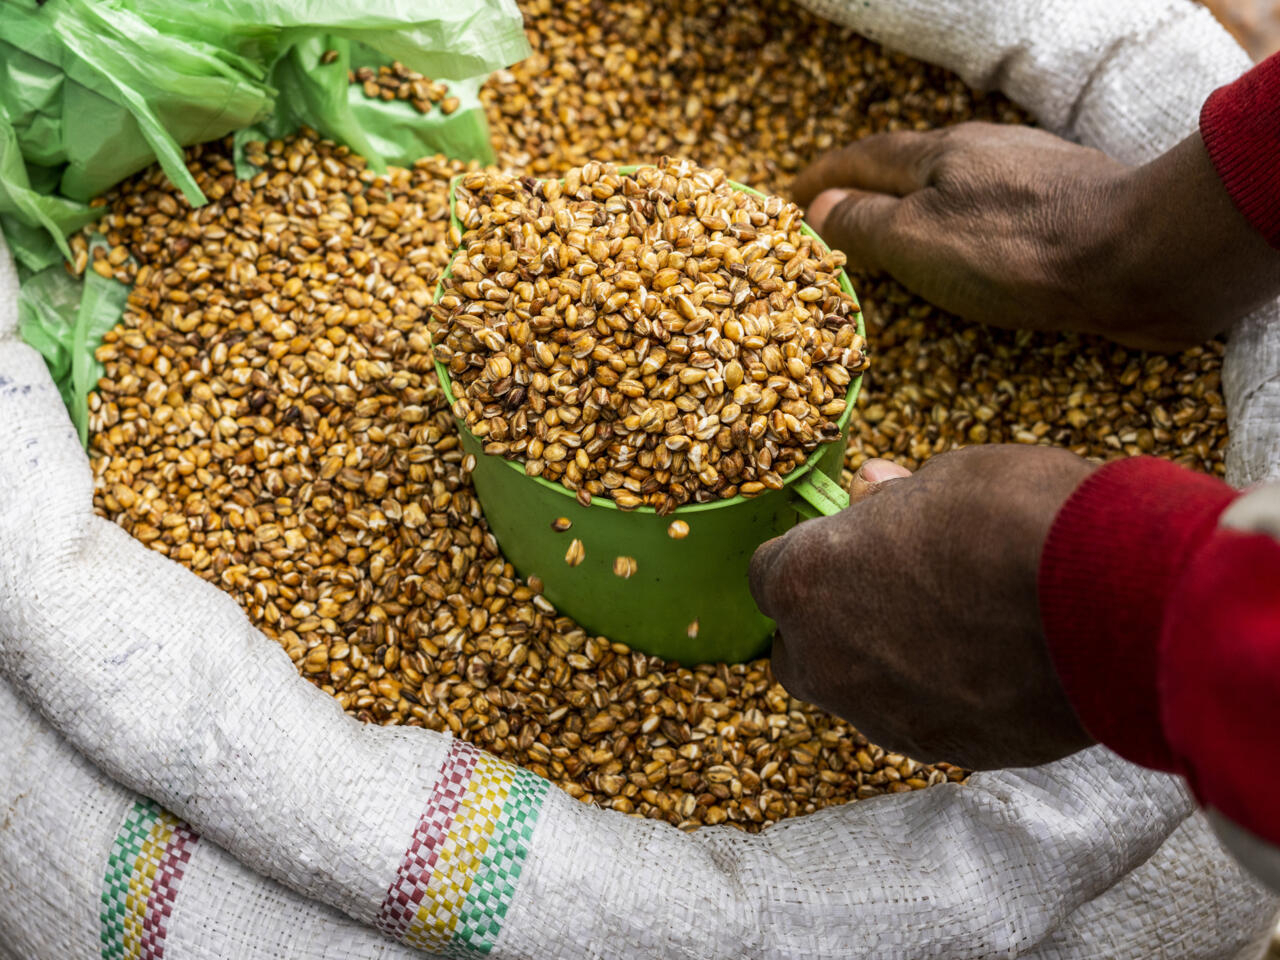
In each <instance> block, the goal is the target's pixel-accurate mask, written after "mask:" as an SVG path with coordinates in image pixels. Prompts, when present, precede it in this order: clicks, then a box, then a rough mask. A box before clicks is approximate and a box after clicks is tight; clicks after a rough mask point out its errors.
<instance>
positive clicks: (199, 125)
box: [0, 0, 529, 271]
mask: <svg viewBox="0 0 1280 960" xmlns="http://www.w3.org/2000/svg"><path fill="white" fill-rule="evenodd" d="M353 47H354V48H355V49H354V50H353ZM328 49H336V50H338V52H339V57H338V60H337V61H336V62H335V63H331V64H327V65H326V64H322V63H321V62H320V57H321V56H322V55H323V53H324V52H325V50H328ZM528 52H529V47H528V41H527V40H526V38H525V35H524V30H523V24H522V20H521V17H520V13H519V10H518V9H517V8H516V7H515V4H514V0H326V2H324V3H316V2H313V0H200V2H198V3H190V2H186V0H51V2H48V3H45V4H43V5H40V4H38V3H37V0H0V228H2V229H3V230H4V234H5V239H6V240H7V241H8V243H9V247H10V249H11V251H12V252H13V254H14V256H15V257H16V258H17V260H18V262H19V264H20V265H21V266H22V267H23V268H25V269H26V270H28V271H38V270H41V269H43V268H44V267H47V266H49V265H50V264H52V263H55V262H56V261H57V260H58V259H59V257H60V256H61V257H66V256H67V255H68V250H67V247H66V241H65V237H66V235H67V234H68V233H70V232H72V231H74V230H76V229H79V228H80V227H82V226H84V224H85V223H88V222H90V221H91V220H92V219H93V215H92V213H91V212H90V211H89V209H88V207H87V203H88V201H89V200H90V199H92V198H93V197H94V196H96V195H97V194H99V193H101V192H103V191H104V190H106V189H107V188H109V187H111V186H112V185H114V184H115V183H117V182H119V181H120V180H122V179H123V178H125V177H127V176H129V175H130V174H132V173H135V172H136V171H138V170H140V169H142V168H143V167H145V166H147V165H148V164H150V163H152V162H154V161H158V162H159V163H160V165H161V167H162V168H163V169H164V171H165V173H166V174H167V175H168V176H169V179H170V180H171V181H172V182H173V183H174V184H175V186H177V187H178V188H179V189H181V190H182V192H183V194H184V195H185V196H186V197H187V199H188V200H189V201H190V202H191V203H192V204H193V205H199V204H201V203H203V202H204V197H203V196H202V195H201V193H200V190H199V188H198V187H197V186H196V184H195V181H194V180H193V179H192V177H191V175H190V173H188V171H187V169H186V166H185V164H184V163H183V159H182V147H183V146H185V145H188V144H192V143H199V142H202V141H205V140H212V139H216V138H217V137H221V136H225V135H226V134H228V133H231V132H232V131H238V130H242V129H245V128H248V127H254V126H255V125H261V126H260V129H261V130H262V131H263V132H266V133H273V134H278V133H283V132H286V131H291V130H293V129H296V128H297V127H298V126H299V125H300V124H302V123H306V124H308V125H310V126H311V127H313V128H315V129H316V130H318V131H319V132H320V133H321V134H322V135H324V136H326V137H331V138H333V139H335V140H338V141H340V142H343V143H346V144H348V145H349V146H351V148H352V149H353V150H355V151H356V152H358V153H361V154H363V155H364V156H365V157H366V159H368V161H369V162H370V165H371V166H372V168H373V169H375V170H380V169H382V168H384V165H385V164H386V163H387V162H395V163H407V162H411V161H412V160H414V159H417V158H418V157H419V156H421V155H422V154H423V153H424V152H427V151H430V152H435V151H436V150H441V151H446V152H448V153H450V154H451V155H453V156H456V157H459V158H460V159H479V160H488V159H491V153H490V151H489V145H488V136H487V131H486V130H485V127H484V119H483V116H482V115H480V113H479V111H478V109H477V108H478V102H477V100H476V97H475V94H476V91H477V90H478V87H479V84H480V82H481V80H482V78H483V77H484V75H486V74H487V73H489V72H490V71H492V70H494V69H497V68H499V67H504V66H507V65H509V64H511V63H513V62H515V61H516V60H519V59H521V58H523V57H524V56H526V55H527V54H528ZM352 58H355V60H356V64H357V65H361V64H362V63H366V62H375V63H386V62H389V61H391V60H400V61H402V62H403V63H405V64H406V65H407V66H409V67H411V68H412V69H415V70H418V71H420V72H422V73H425V74H427V75H428V76H431V77H433V78H435V79H441V80H445V81H447V82H450V84H451V86H452V87H454V88H455V95H457V96H459V98H460V99H462V100H463V105H464V109H462V110H459V111H457V112H456V113H455V114H453V115H451V116H450V117H448V118H446V117H444V116H443V114H441V115H440V116H439V117H435V116H434V115H428V116H426V117H420V116H419V115H418V114H417V113H416V112H415V111H413V109H412V107H410V106H409V105H408V104H383V105H382V106H381V107H379V106H376V105H373V104H371V103H370V104H369V105H368V106H366V105H365V104H363V103H356V102H355V99H354V98H355V97H356V96H359V91H358V90H351V89H349V88H348V87H349V85H348V84H347V82H346V79H347V78H346V64H348V63H350V62H351V61H352ZM361 99H363V98H361ZM387 107H393V108H399V109H398V110H396V109H392V110H388V109H387ZM468 107H469V108H471V109H466V108H468ZM433 114H434V111H433ZM433 128H438V129H435V130H434V132H432V131H433Z"/></svg>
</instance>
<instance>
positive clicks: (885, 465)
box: [849, 457, 911, 506]
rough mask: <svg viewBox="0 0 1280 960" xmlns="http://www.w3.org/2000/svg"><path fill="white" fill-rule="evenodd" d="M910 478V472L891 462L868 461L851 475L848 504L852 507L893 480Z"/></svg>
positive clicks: (878, 459)
mask: <svg viewBox="0 0 1280 960" xmlns="http://www.w3.org/2000/svg"><path fill="white" fill-rule="evenodd" d="M909 476H911V471H910V470H908V469H907V468H906V467H904V466H901V465H900V464H897V463H894V462H893V461H892V460H881V459H880V458H878V457H877V458H875V459H872V460H868V461H867V462H866V463H864V464H863V465H862V466H861V467H860V468H859V470H858V472H857V473H855V474H854V475H853V483H851V484H849V504H850V505H851V506H852V505H853V504H855V503H857V502H858V501H859V500H864V499H866V498H867V497H869V496H872V495H873V494H875V493H878V492H880V491H881V490H883V489H884V487H885V485H886V484H888V483H890V482H891V481H895V480H903V479H905V478H907V477H909Z"/></svg>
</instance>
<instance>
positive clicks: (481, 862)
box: [378, 741, 549, 957]
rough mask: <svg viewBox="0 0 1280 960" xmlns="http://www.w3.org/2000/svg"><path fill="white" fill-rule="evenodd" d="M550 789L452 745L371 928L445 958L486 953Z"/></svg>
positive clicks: (475, 751)
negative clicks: (375, 923)
mask: <svg viewBox="0 0 1280 960" xmlns="http://www.w3.org/2000/svg"><path fill="white" fill-rule="evenodd" d="M548 786H549V785H548V783H547V782H546V781H545V780H543V779H541V778H540V777H537V776H535V775H534V774H532V773H530V772H529V771H527V770H523V769H521V768H519V767H515V766H512V765H511V764H508V763H504V762H502V761H501V760H498V759H497V758H496V757H494V756H492V755H491V754H487V753H484V752H482V751H480V750H478V749H477V748H476V747H474V746H472V745H471V744H468V743H463V742H462V741H455V742H454V743H453V745H452V746H451V747H450V750H449V754H448V756H446V758H445V762H444V765H443V767H442V768H441V772H440V777H439V779H438V781H437V786H436V788H435V790H434V791H433V793H432V797H431V799H430V800H429V802H428V804H427V807H426V809H425V811H424V813H423V815H422V817H421V819H420V820H419V822H418V827H417V829H416V830H415V832H414V837H413V840H412V842H411V843H410V846H409V850H408V852H407V853H406V854H405V858H404V861H403V862H402V864H401V867H400V871H399V872H398V874H397V877H396V880H395V882H394V883H393V884H392V885H391V889H390V890H389V891H388V892H387V897H386V899H385V900H384V902H383V908H382V911H381V913H380V915H379V922H378V925H379V927H380V928H381V929H383V931H384V932H386V933H388V934H390V935H392V936H394V937H396V938H397V939H399V940H401V941H402V942H404V943H405V944H407V945H409V946H412V947H417V948H418V949H421V950H426V951H429V952H432V953H436V954H440V955H442V956H447V957H464V956H473V955H476V954H485V953H488V952H489V951H490V950H492V949H493V946H494V944H495V943H496V942H497V938H498V934H499V932H500V931H501V929H502V924H503V921H504V919H505V918H506V914H507V910H508V908H509V906H510V904H511V900H512V897H514V895H515V891H516V888H517V886H518V882H519V878H520V873H521V871H522V869H523V867H524V863H525V860H526V858H527V856H528V852H529V849H530V846H531V843H532V839H533V829H534V827H535V826H536V824H537V820H538V815H539V814H540V813H541V809H542V804H543V801H544V799H545V798H546V794H547V789H548Z"/></svg>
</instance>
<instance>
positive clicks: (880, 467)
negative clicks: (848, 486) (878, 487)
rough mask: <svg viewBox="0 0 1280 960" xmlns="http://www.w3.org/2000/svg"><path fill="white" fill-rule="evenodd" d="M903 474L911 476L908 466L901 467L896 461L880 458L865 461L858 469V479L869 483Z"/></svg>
mask: <svg viewBox="0 0 1280 960" xmlns="http://www.w3.org/2000/svg"><path fill="white" fill-rule="evenodd" d="M902 476H910V472H909V471H908V470H906V467H900V466H899V465H897V463H895V462H892V461H890V460H879V458H876V460H869V461H867V462H865V463H863V466H861V467H859V470H858V479H859V480H863V481H864V483H868V484H878V483H882V481H884V480H893V479H897V477H902Z"/></svg>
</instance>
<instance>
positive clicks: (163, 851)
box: [99, 800, 200, 960]
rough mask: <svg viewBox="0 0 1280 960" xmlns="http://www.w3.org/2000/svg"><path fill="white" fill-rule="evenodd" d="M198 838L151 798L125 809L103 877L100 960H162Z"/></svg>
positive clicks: (100, 915)
mask: <svg viewBox="0 0 1280 960" xmlns="http://www.w3.org/2000/svg"><path fill="white" fill-rule="evenodd" d="M199 840H200V838H199V837H198V836H197V835H196V834H195V833H193V832H192V830H191V828H190V827H188V826H187V825H186V824H185V823H183V822H182V821H180V820H179V819H178V818H177V817H175V816H174V815H173V814H171V813H168V812H166V811H165V810H162V809H161V808H160V807H158V806H157V805H156V804H154V803H152V802H151V801H149V800H141V801H138V802H137V803H135V804H134V805H133V806H132V807H130V808H129V811H128V812H127V813H126V814H125V817H124V821H123V822H122V823H121V825H120V829H119V831H118V832H117V833H116V839H115V842H114V843H113V844H112V847H111V853H110V854H109V855H108V857H107V870H106V874H105V876H104V877H103V883H102V910H101V912H100V914H99V920H100V923H101V941H102V957H103V960H163V958H164V941H165V936H166V935H167V932H168V925H169V917H170V914H171V913H172V911H173V903H174V900H175V899H176V897H177V894H178V885H179V883H180V882H181V881H182V877H183V874H184V873H185V872H186V867H187V863H188V862H189V861H190V859H191V854H192V852H193V851H194V850H195V846H196V844H197V843H198V842H199Z"/></svg>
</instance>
